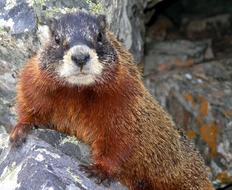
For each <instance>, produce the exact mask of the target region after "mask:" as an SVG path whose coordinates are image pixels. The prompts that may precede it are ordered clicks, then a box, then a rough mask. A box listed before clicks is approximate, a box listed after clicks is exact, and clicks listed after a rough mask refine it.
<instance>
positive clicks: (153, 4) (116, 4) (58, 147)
mask: <svg viewBox="0 0 232 190" xmlns="http://www.w3.org/2000/svg"><path fill="white" fill-rule="evenodd" d="M78 9H84V10H87V11H90V12H93V13H96V14H97V13H105V14H106V15H107V19H108V22H109V25H110V28H111V30H112V31H113V32H114V33H115V34H116V35H117V36H118V38H119V39H120V40H121V41H122V42H123V43H124V44H125V46H126V47H127V48H128V49H129V50H130V51H131V52H132V53H133V55H134V57H135V61H136V63H138V64H139V66H140V67H142V68H143V70H144V83H145V85H146V86H147V87H148V88H149V90H150V92H151V93H152V94H153V95H154V97H156V98H157V99H158V100H159V101H160V103H161V104H162V105H163V106H164V107H165V108H166V109H167V111H168V112H169V113H170V114H171V115H172V116H173V119H174V120H175V122H176V124H177V127H178V128H181V129H182V130H183V132H184V133H185V134H186V136H187V137H188V138H189V139H190V140H191V141H192V142H193V143H195V144H196V147H197V149H198V150H199V151H200V152H201V154H202V155H203V157H204V159H205V162H206V164H207V165H208V166H209V169H210V176H211V179H212V181H213V182H214V184H215V187H218V188H219V187H220V188H223V187H225V186H226V185H228V188H224V189H229V186H230V184H232V55H231V52H232V32H231V31H232V2H230V1H228V0H220V1H217V0H202V1H201V2H199V1H197V0H192V1H186V0H178V1H177V0H176V1H171V2H169V1H161V2H159V3H158V0H123V1H122V0H115V1H110V0H96V1H95V0H78V1H75V0H59V1H55V0H1V1H0V189H1V190H13V189H18V190H30V189H33V190H37V189H38V190H39V189H44V190H47V189H52V188H53V189H55V190H57V189H62V190H63V189H65V190H66V189H67V190H79V189H81V190H83V189H86V190H87V189H91V190H95V189H99V190H100V189H109V188H106V187H104V186H102V185H96V184H95V183H94V181H93V180H91V179H88V178H87V177H86V176H85V174H83V173H82V172H80V171H79V169H78V165H79V164H80V163H88V162H89V151H88V147H87V146H86V145H84V144H82V143H80V142H78V141H76V139H75V138H71V137H67V136H65V135H63V134H60V133H57V132H55V131H49V130H35V131H33V133H32V134H31V135H30V136H29V138H28V140H27V142H26V143H25V145H24V146H23V147H21V148H19V149H12V148H11V147H10V146H9V144H8V132H9V131H10V130H11V128H12V127H13V126H14V125H15V123H16V114H15V85H16V82H17V75H18V71H19V68H20V67H21V66H22V65H23V63H24V62H25V60H26V59H27V58H28V57H30V56H32V55H33V54H34V53H35V52H36V50H37V49H38V48H39V45H40V44H39V42H38V39H37V28H38V26H39V25H41V24H43V23H45V22H46V20H47V19H48V18H50V17H53V16H57V15H59V14H61V13H65V12H73V11H77V10H78ZM110 189H126V188H125V187H122V186H121V185H120V184H119V183H117V182H115V183H114V184H112V186H111V187H110Z"/></svg>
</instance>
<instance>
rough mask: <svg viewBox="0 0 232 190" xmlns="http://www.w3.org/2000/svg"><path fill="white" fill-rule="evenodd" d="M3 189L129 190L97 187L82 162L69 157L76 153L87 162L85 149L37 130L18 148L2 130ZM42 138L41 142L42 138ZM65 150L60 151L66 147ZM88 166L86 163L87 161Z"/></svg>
mask: <svg viewBox="0 0 232 190" xmlns="http://www.w3.org/2000/svg"><path fill="white" fill-rule="evenodd" d="M0 137H1V141H0V152H1V154H0V189H2V190H16V189H17V190H40V189H55V190H64V189H65V190H79V189H80V190H90V189H94V190H104V189H109V188H110V189H115V190H116V189H118V190H126V188H124V187H122V186H121V185H120V184H119V183H117V182H115V183H113V184H111V186H110V187H109V188H106V187H104V186H102V185H101V186H100V185H97V184H95V183H94V182H93V180H90V179H88V178H87V177H86V176H85V175H84V174H83V172H81V171H80V170H79V164H83V162H81V161H80V160H79V159H77V158H75V157H73V156H69V155H67V154H66V153H67V152H71V151H73V147H75V149H77V150H84V149H86V152H81V151H80V152H79V153H78V154H79V155H81V156H82V157H83V158H85V157H86V156H87V155H88V156H89V151H88V150H89V149H88V148H87V147H86V145H84V144H82V143H80V142H78V141H76V140H74V139H71V140H70V137H66V136H64V135H61V134H59V133H57V132H55V131H49V130H36V131H33V132H32V134H31V135H29V136H28V138H27V141H26V143H24V144H23V146H21V147H19V148H15V147H11V146H10V145H9V144H8V134H7V133H6V131H4V128H3V127H0ZM41 137H42V138H41ZM64 144H65V145H66V146H65V150H64V149H62V148H60V147H61V146H63V145H64ZM84 160H85V162H84V164H86V163H87V162H86V159H84Z"/></svg>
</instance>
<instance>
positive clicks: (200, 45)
mask: <svg viewBox="0 0 232 190" xmlns="http://www.w3.org/2000/svg"><path fill="white" fill-rule="evenodd" d="M213 57H214V56H213V53H212V49H211V41H210V40H206V41H201V42H191V41H187V40H175V41H163V42H154V41H151V42H150V43H148V45H147V53H146V55H145V71H144V72H145V75H147V74H149V73H154V72H160V71H165V70H170V69H174V68H177V67H188V66H191V65H193V64H196V63H201V62H203V61H204V60H207V59H212V58H213Z"/></svg>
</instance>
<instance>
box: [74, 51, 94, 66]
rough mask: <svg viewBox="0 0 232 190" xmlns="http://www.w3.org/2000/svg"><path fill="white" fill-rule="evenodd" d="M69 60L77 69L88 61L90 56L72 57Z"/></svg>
mask: <svg viewBox="0 0 232 190" xmlns="http://www.w3.org/2000/svg"><path fill="white" fill-rule="evenodd" d="M71 59H72V61H73V62H74V63H75V64H76V65H77V66H78V67H80V68H82V67H83V66H84V65H85V64H86V63H87V62H88V61H89V59H90V55H89V54H83V55H72V56H71Z"/></svg>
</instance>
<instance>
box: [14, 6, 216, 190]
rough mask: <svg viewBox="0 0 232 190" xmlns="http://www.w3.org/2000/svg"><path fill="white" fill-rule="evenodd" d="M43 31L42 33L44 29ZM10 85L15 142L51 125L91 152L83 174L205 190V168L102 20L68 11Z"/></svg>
mask: <svg viewBox="0 0 232 190" xmlns="http://www.w3.org/2000/svg"><path fill="white" fill-rule="evenodd" d="M45 29H46V30H45ZM44 31H46V33H44V34H46V35H44V36H45V40H44V43H43V46H42V48H41V50H40V51H39V53H38V54H37V55H35V56H34V57H32V58H31V59H29V61H28V62H27V63H26V64H25V65H24V67H23V69H22V71H21V74H20V79H19V82H18V85H17V105H18V106H17V110H18V124H17V125H16V126H15V128H14V129H13V130H12V132H11V134H10V140H11V142H12V143H18V142H20V141H21V140H22V139H23V138H24V137H25V136H26V134H27V133H28V132H29V130H30V129H31V128H32V126H34V125H36V126H40V125H43V126H53V128H54V129H55V130H57V131H60V132H63V133H66V134H68V135H72V136H76V137H77V138H78V139H80V140H82V141H83V142H85V143H87V144H89V145H90V147H91V153H92V159H93V163H92V164H91V165H90V166H88V167H86V168H85V169H86V171H87V172H89V173H91V174H96V175H97V176H96V177H99V178H100V180H104V179H117V180H119V181H120V182H122V184H124V185H126V186H127V187H128V188H129V189H131V190H210V189H213V187H212V185H211V183H210V181H209V179H208V177H207V169H206V167H205V165H204V163H203V161H202V159H201V158H200V156H199V155H198V153H197V152H195V151H194V150H193V149H192V147H191V146H190V145H188V143H187V142H186V140H185V139H184V138H183V137H182V136H181V135H180V134H179V133H178V131H177V130H176V129H175V126H174V123H173V121H172V119H171V117H170V116H169V115H168V114H167V113H166V112H165V111H164V109H163V108H162V107H161V106H160V105H159V104H158V102H157V101H156V100H154V98H153V97H152V96H151V95H150V93H149V92H148V90H147V89H146V88H145V87H144V85H143V82H142V80H141V75H140V73H139V71H138V69H137V67H136V65H135V64H134V63H133V58H132V55H131V54H130V53H129V52H128V51H127V50H126V49H125V48H124V47H123V46H122V45H121V44H120V43H119V41H117V39H116V37H115V36H114V35H113V34H112V33H111V32H109V30H108V27H107V23H106V19H105V16H104V15H98V16H96V15H92V14H89V13H86V12H81V11H80V12H77V13H72V14H71V13H70V14H66V15H63V16H61V17H60V18H59V19H55V20H53V21H52V22H51V23H50V24H48V26H47V27H44Z"/></svg>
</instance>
